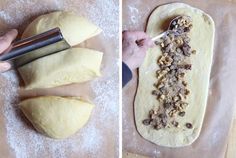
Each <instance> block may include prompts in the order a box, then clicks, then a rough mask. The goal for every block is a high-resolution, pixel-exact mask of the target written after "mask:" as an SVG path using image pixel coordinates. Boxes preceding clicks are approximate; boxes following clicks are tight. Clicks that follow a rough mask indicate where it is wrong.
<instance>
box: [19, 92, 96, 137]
mask: <svg viewBox="0 0 236 158" xmlns="http://www.w3.org/2000/svg"><path fill="white" fill-rule="evenodd" d="M93 107H94V105H92V104H89V103H86V102H84V101H81V100H78V99H75V98H63V97H56V96H46V97H38V98H32V99H27V100H24V101H23V102H21V103H20V109H21V110H22V111H23V113H24V114H25V116H26V117H27V118H28V119H29V121H30V122H31V123H32V124H33V126H34V127H35V128H36V129H37V131H39V132H40V133H43V134H45V135H47V136H49V137H51V138H57V139H61V138H67V137H69V136H71V135H73V134H74V133H76V132H77V131H78V130H79V129H80V128H82V127H83V126H84V125H85V124H86V122H87V121H88V119H89V117H90V115H91V112H92V109H93Z"/></svg>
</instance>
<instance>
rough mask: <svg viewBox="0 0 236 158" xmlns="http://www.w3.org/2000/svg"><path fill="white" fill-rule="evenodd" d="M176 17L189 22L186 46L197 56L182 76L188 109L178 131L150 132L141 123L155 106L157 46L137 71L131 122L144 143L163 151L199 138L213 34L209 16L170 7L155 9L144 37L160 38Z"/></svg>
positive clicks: (181, 6) (185, 7) (175, 5)
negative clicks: (188, 127)
mask: <svg viewBox="0 0 236 158" xmlns="http://www.w3.org/2000/svg"><path fill="white" fill-rule="evenodd" d="M178 15H188V16H190V17H191V18H192V20H193V28H192V30H191V32H190V39H191V42H190V45H191V47H192V49H195V50H196V52H197V53H196V54H195V55H192V56H191V63H192V70H191V71H189V72H188V73H187V74H186V81H187V82H188V88H189V90H190V92H191V93H190V95H189V97H188V100H187V102H188V103H189V106H188V107H187V109H186V115H185V116H184V117H181V118H178V119H177V121H178V122H179V124H180V128H174V127H171V128H162V129H160V130H154V129H153V128H152V127H151V126H145V125H143V123H142V121H143V120H144V119H145V118H147V116H148V113H149V110H150V109H152V108H153V107H155V106H158V104H159V103H158V101H157V100H156V98H155V97H154V96H153V95H151V92H152V90H153V88H154V86H153V84H154V83H155V82H156V70H158V69H159V67H158V65H157V59H158V57H159V56H160V55H161V50H160V47H159V46H155V47H154V48H151V49H150V50H149V51H148V52H147V56H146V57H145V60H144V63H143V64H142V66H141V67H140V69H139V85H138V91H137V95H136V98H135V122H136V126H137V130H138V132H139V133H140V134H141V135H142V136H143V137H144V138H145V139H147V140H149V141H151V142H153V143H155V144H157V145H161V146H167V147H181V146H186V145H190V144H191V143H193V142H194V140H196V139H197V137H198V136H199V133H200V131H201V127H202V123H203V118H204V114H205V109H206V104H207V96H208V86H209V79H210V71H211V64H212V56H213V43H214V32H215V26H214V21H213V20H212V18H211V17H210V16H209V15H207V14H206V13H204V12H203V11H201V10H199V9H196V8H193V7H190V6H189V5H186V4H183V3H172V4H167V5H163V6H160V7H158V8H156V10H155V11H154V12H153V13H152V14H151V16H150V18H149V21H148V24H147V33H148V34H149V35H150V36H151V37H154V36H156V35H158V34H160V33H161V32H163V31H164V29H167V28H166V27H167V26H168V25H166V22H167V23H168V22H169V21H170V19H173V18H174V17H176V16H178ZM164 23H165V25H164ZM164 26H166V27H164ZM186 122H191V123H192V124H193V128H192V129H186V128H185V127H184V125H185V123H186Z"/></svg>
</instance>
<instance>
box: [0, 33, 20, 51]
mask: <svg viewBox="0 0 236 158" xmlns="http://www.w3.org/2000/svg"><path fill="white" fill-rule="evenodd" d="M17 34H18V32H17V30H16V29H12V30H10V31H8V32H7V33H6V34H5V35H3V36H1V37H0V54H1V53H3V52H4V51H5V50H6V49H7V48H8V47H9V46H10V45H11V43H12V41H13V40H14V39H15V38H16V36H17Z"/></svg>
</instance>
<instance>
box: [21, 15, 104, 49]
mask: <svg viewBox="0 0 236 158" xmlns="http://www.w3.org/2000/svg"><path fill="white" fill-rule="evenodd" d="M55 27H59V28H60V30H61V32H62V34H63V36H64V38H65V39H66V41H67V42H68V43H69V44H70V45H71V46H74V45H76V44H79V43H81V42H83V41H84V40H87V39H89V38H91V37H93V36H95V35H98V34H99V33H101V31H102V30H101V29H100V28H98V27H97V26H95V25H94V24H92V23H91V22H89V21H88V20H87V19H86V18H84V17H81V16H77V15H75V14H73V13H72V12H65V11H57V12H52V13H49V14H45V15H41V16H39V17H38V18H36V19H35V20H34V21H33V22H32V23H30V24H29V26H28V27H27V28H26V29H25V31H24V33H23V35H22V38H26V37H29V36H33V35H36V34H39V33H42V32H45V31H48V30H50V29H52V28H55Z"/></svg>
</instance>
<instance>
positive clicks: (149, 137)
mask: <svg viewBox="0 0 236 158" xmlns="http://www.w3.org/2000/svg"><path fill="white" fill-rule="evenodd" d="M167 8H168V9H170V10H169V12H172V11H174V10H177V9H181V8H185V9H188V10H189V11H191V12H197V13H198V14H200V15H202V16H204V21H206V20H207V21H208V22H209V23H210V24H209V25H211V26H212V41H211V48H210V50H211V52H209V53H211V63H210V65H209V66H210V68H211V65H212V58H213V47H214V36H215V24H214V21H213V19H212V18H211V17H210V16H209V15H208V14H206V13H205V12H203V11H202V10H200V9H197V8H194V7H192V6H190V5H187V4H185V3H168V4H164V5H160V6H158V7H157V8H155V9H154V10H153V12H152V13H151V15H150V17H149V19H148V23H147V27H146V28H147V30H146V31H147V32H149V31H150V30H148V28H149V25H152V24H150V19H151V18H153V16H155V15H157V12H159V11H160V10H164V9H167ZM169 12H168V13H169ZM154 19H155V18H154ZM151 23H153V22H151ZM159 30H160V29H159ZM150 32H152V31H150ZM161 32H162V31H160V32H158V33H161ZM193 49H194V48H193ZM148 52H150V50H149V51H148ZM139 73H140V71H139ZM207 79H208V87H209V78H207ZM139 85H140V80H139V83H138V89H137V93H136V96H135V102H134V112H135V124H136V128H137V131H138V133H139V134H140V135H141V136H142V137H143V138H145V139H147V140H148V141H150V142H152V143H154V144H157V145H160V146H166V147H183V146H188V145H190V144H192V143H193V142H194V141H195V140H196V139H197V138H198V137H199V135H200V131H201V127H202V123H203V118H204V114H205V110H206V104H207V97H206V101H205V107H204V109H203V112H204V114H203V115H202V116H201V118H199V119H200V120H202V122H201V127H200V129H197V130H196V131H195V132H194V136H193V137H191V138H190V140H188V142H185V143H184V144H183V143H178V142H177V143H169V142H164V141H159V139H158V138H154V139H153V138H152V137H153V136H156V135H155V134H154V132H150V133H149V130H150V128H146V130H144V129H143V128H142V123H139V122H138V121H137V120H140V118H137V117H138V116H137V115H138V114H137V111H139V110H137V109H138V108H140V105H138V104H139V102H140V101H139V99H137V97H138V96H139V93H141V92H140V91H142V90H141V89H139ZM208 87H207V89H206V94H208Z"/></svg>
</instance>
